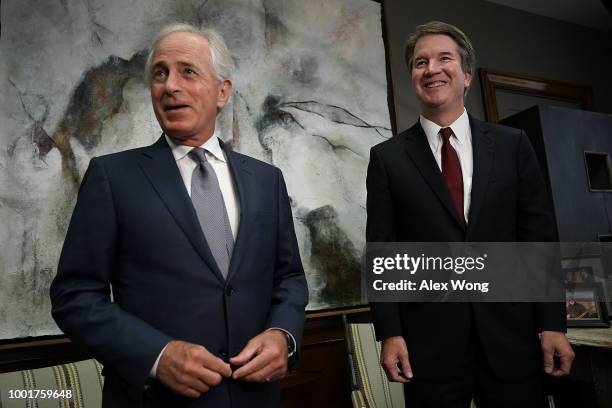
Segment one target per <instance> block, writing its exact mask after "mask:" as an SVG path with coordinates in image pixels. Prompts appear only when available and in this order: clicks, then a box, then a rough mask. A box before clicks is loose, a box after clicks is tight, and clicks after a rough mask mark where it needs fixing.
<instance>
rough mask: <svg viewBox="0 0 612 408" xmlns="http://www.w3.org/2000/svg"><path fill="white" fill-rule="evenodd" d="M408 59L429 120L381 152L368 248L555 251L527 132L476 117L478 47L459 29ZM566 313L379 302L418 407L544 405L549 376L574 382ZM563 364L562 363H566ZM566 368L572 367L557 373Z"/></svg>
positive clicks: (423, 33) (429, 33)
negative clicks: (450, 245)
mask: <svg viewBox="0 0 612 408" xmlns="http://www.w3.org/2000/svg"><path fill="white" fill-rule="evenodd" d="M406 61H407V64H408V67H409V69H410V71H411V74H412V84H413V87H414V91H415V94H416V97H417V99H418V101H419V103H420V106H421V116H420V119H419V122H418V123H416V124H415V125H414V126H413V127H411V128H410V129H408V130H406V131H405V132H403V133H401V134H399V135H398V136H395V137H393V138H392V139H390V140H388V141H386V142H383V143H381V144H379V145H377V146H375V147H374V148H372V150H371V153H370V164H369V167H368V176H367V191H368V198H367V206H368V207H367V208H368V221H367V240H368V242H393V241H396V242H463V241H466V242H518V241H525V242H548V241H554V240H555V232H554V225H553V217H552V215H551V211H550V205H549V203H548V200H547V195H546V190H545V186H544V182H543V179H542V176H541V175H540V172H539V169H538V164H537V161H536V158H535V154H534V152H533V149H532V147H531V145H530V142H529V140H528V139H527V137H526V136H525V134H524V133H523V132H522V131H520V130H517V129H511V128H507V127H503V126H499V125H493V124H489V123H484V122H481V121H478V120H476V119H474V118H473V117H471V116H470V115H468V113H467V112H466V110H465V107H464V97H465V94H466V92H467V89H468V87H469V85H470V82H471V80H472V74H473V72H474V65H475V56H474V49H473V47H472V45H471V43H470V41H469V39H468V38H467V37H466V35H465V34H464V33H463V32H461V31H460V30H459V29H458V28H456V27H454V26H452V25H449V24H445V23H441V22H430V23H427V24H424V25H421V26H419V27H417V30H416V32H415V33H414V34H412V35H411V36H410V37H409V39H408V42H407V45H406ZM563 307H564V305H563V304H562V303H560V304H556V303H538V304H531V303H519V304H503V303H472V304H470V303H452V304H451V303H373V304H372V312H373V316H374V324H375V328H376V334H377V337H378V338H379V339H380V340H382V342H383V343H382V365H383V367H384V369H385V371H386V373H387V375H388V377H389V379H390V380H391V381H399V382H402V383H405V387H404V389H405V396H406V402H407V406H410V407H411V408H412V407H435V408H446V407H468V406H469V403H470V400H471V399H472V398H474V399H475V401H476V404H477V406H478V407H479V408H482V407H495V408H500V407H521V408H525V407H531V406H533V407H539V406H542V405H541V403H542V402H543V399H542V398H543V392H542V379H541V377H542V376H541V372H542V369H543V370H544V371H545V372H546V373H548V374H551V375H553V376H559V375H563V374H567V373H568V372H569V369H570V367H571V363H572V360H573V352H572V350H571V347H570V346H569V344H568V342H567V340H566V338H565V334H564V332H565V329H566V323H565V313H564V309H563ZM555 358H557V359H558V361H556V360H555ZM557 363H560V364H557Z"/></svg>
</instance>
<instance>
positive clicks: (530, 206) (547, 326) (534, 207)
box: [517, 132, 567, 332]
mask: <svg viewBox="0 0 612 408" xmlns="http://www.w3.org/2000/svg"><path fill="white" fill-rule="evenodd" d="M517 151H518V153H517V160H518V169H519V182H520V189H519V194H518V198H517V199H518V202H517V208H518V214H517V220H518V226H517V236H518V241H521V242H557V241H558V238H557V236H556V232H555V231H556V229H555V225H554V223H555V220H554V217H553V214H552V207H551V203H550V200H549V198H548V195H547V193H546V186H545V184H544V179H543V177H542V173H541V171H540V168H539V166H538V161H537V158H536V155H535V151H534V150H533V147H532V146H531V142H530V141H529V139H528V138H527V135H525V133H524V132H521V136H520V141H519V147H518V150H517ZM535 308H536V318H537V322H538V326H539V327H538V328H539V330H551V331H561V332H565V331H566V330H567V323H566V314H565V303H563V302H558V303H553V302H548V303H545V302H542V303H536V305H535Z"/></svg>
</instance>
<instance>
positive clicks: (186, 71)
mask: <svg viewBox="0 0 612 408" xmlns="http://www.w3.org/2000/svg"><path fill="white" fill-rule="evenodd" d="M185 73H186V74H187V75H193V74H195V71H194V70H193V69H191V68H185Z"/></svg>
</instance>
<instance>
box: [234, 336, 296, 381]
mask: <svg viewBox="0 0 612 408" xmlns="http://www.w3.org/2000/svg"><path fill="white" fill-rule="evenodd" d="M287 347H288V345H287V336H286V335H285V333H284V332H283V331H282V330H278V329H272V330H266V331H265V332H263V333H260V334H258V335H257V336H255V337H253V338H252V339H251V341H249V342H248V343H247V345H246V346H245V347H244V349H242V351H241V352H240V353H239V354H238V355H237V356H235V357H232V358H230V363H232V364H233V365H237V366H241V367H240V368H239V369H238V370H236V371H234V375H233V377H234V379H236V380H237V379H242V380H245V381H252V382H270V381H275V380H280V379H281V378H283V377H284V376H285V375H287V359H288V357H287V355H288V354H289V353H288V348H287Z"/></svg>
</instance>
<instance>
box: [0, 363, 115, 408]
mask: <svg viewBox="0 0 612 408" xmlns="http://www.w3.org/2000/svg"><path fill="white" fill-rule="evenodd" d="M103 378H104V377H102V365H101V364H100V363H98V362H97V361H96V360H93V359H91V360H83V361H78V362H76V363H69V364H61V365H56V366H52V367H44V368H39V369H35V370H22V371H14V372H10V373H4V374H0V407H1V408H33V407H38V408H58V407H60V408H63V407H66V408H68V407H74V408H99V407H101V406H102V384H103V382H104V380H103ZM37 390H40V391H37ZM68 391H69V392H68ZM36 393H38V398H32V399H30V398H27V397H29V396H33V397H34V396H36ZM62 395H63V398H62ZM24 396H25V397H26V398H22V397H24ZM68 396H70V398H67V397H68ZM11 397H13V398H11ZM15 397H18V398H15Z"/></svg>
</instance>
